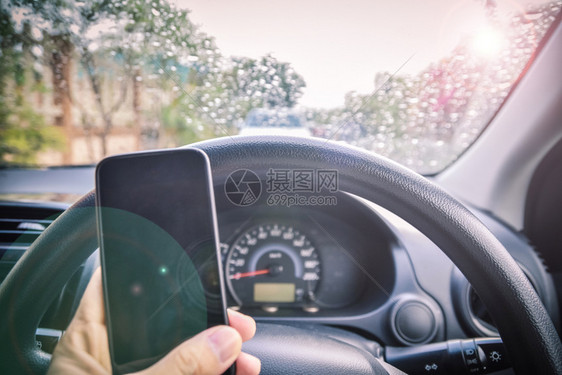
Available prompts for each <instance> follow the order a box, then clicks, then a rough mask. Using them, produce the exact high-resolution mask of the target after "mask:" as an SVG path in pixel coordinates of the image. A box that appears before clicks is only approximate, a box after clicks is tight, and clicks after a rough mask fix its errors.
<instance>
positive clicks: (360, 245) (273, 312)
mask: <svg viewBox="0 0 562 375" xmlns="http://www.w3.org/2000/svg"><path fill="white" fill-rule="evenodd" d="M221 192H222V190H221V189H218V188H217V189H216V207H217V219H218V225H219V234H220V253H221V260H222V263H223V271H224V272H223V275H224V281H225V290H226V299H227V304H228V305H229V306H230V307H231V308H233V309H236V310H240V311H242V312H244V313H246V314H249V315H251V316H253V317H254V318H255V319H256V320H257V321H258V322H260V321H262V322H278V323H291V324H292V323H305V324H325V325H331V326H337V327H340V328H344V329H347V330H349V331H353V332H355V333H359V334H360V335H363V336H365V337H367V338H370V339H373V340H376V341H378V342H380V343H382V344H385V345H390V346H413V345H418V344H424V343H430V342H437V341H443V340H448V339H455V338H466V337H481V336H496V335H497V331H496V329H495V327H494V322H493V320H492V319H491V318H490V316H489V315H488V314H487V311H486V307H485V306H484V305H483V304H482V302H481V301H480V299H479V298H478V295H477V294H476V293H475V292H474V290H473V289H472V288H471V286H470V284H469V283H468V281H467V280H466V278H465V277H464V276H463V275H462V274H461V273H460V271H459V270H458V269H457V268H456V267H455V266H454V265H453V263H452V262H451V261H450V260H449V259H448V258H447V257H446V256H445V255H444V254H443V253H442V252H441V251H440V249H439V248H438V247H437V246H436V245H434V244H433V243H432V242H431V241H430V240H429V239H427V238H426V237H425V236H424V235H422V234H421V233H420V232H419V231H418V230H416V229H415V228H414V227H412V226H411V225H409V224H408V223H406V222H405V221H403V220H402V219H400V218H399V217H397V216H395V215H394V214H392V213H391V212H388V211H387V210H385V209H383V208H381V207H380V206H377V205H375V204H373V203H371V202H368V201H365V200H363V199H361V198H358V197H355V196H352V195H350V194H347V193H345V192H337V193H336V194H335V195H334V197H335V198H336V202H337V204H331V205H310V206H293V207H287V206H281V205H270V204H268V203H267V202H262V203H260V202H256V203H255V204H253V205H250V206H235V205H233V204H231V202H229V201H228V200H227V199H226V196H225V195H224V194H221ZM0 207H2V209H1V210H0V211H1V212H2V217H1V218H0V223H1V224H2V228H1V230H0V235H1V236H2V237H1V238H0V242H1V245H0V266H1V268H0V270H1V271H2V274H1V275H0V276H1V277H2V279H3V278H4V277H5V275H6V274H7V273H8V271H9V270H10V269H11V268H12V267H13V266H14V264H15V263H16V262H17V260H18V259H19V257H21V256H22V255H23V254H24V253H25V249H26V248H27V247H28V246H29V245H30V244H31V243H32V242H33V241H34V240H35V239H36V238H37V236H38V235H39V234H40V233H41V232H42V231H43V230H44V229H45V228H46V227H47V226H48V225H49V223H50V222H51V220H52V219H53V218H54V217H56V216H57V215H59V214H60V213H62V212H63V211H64V209H66V208H67V206H66V205H61V204H53V203H14V202H1V203H0ZM473 212H474V213H475V215H477V216H478V217H479V218H480V220H482V221H483V222H484V224H486V225H487V226H488V228H489V229H490V230H491V231H492V232H493V233H494V234H495V235H496V237H497V238H498V239H499V240H500V241H501V242H502V243H503V244H504V246H505V247H506V248H507V249H508V251H509V252H510V253H511V255H512V256H513V257H514V258H515V259H516V261H517V262H518V263H519V264H520V265H521V267H522V269H523V271H524V272H525V274H526V275H527V276H528V278H529V280H530V281H531V283H532V284H533V286H534V287H535V289H536V290H537V292H538V294H539V296H540V297H541V299H542V301H543V304H544V305H545V307H546V308H547V311H548V312H549V313H550V315H551V317H552V318H553V321H554V322H555V324H558V322H559V313H558V304H557V300H556V291H555V289H554V284H553V282H552V278H551V277H550V275H549V273H548V272H547V269H546V267H545V265H544V264H543V261H542V260H541V258H540V257H539V256H538V255H537V254H536V252H535V251H534V250H533V248H532V247H531V246H530V245H529V244H528V242H527V240H526V238H525V237H523V236H522V235H520V234H518V233H515V232H513V231H512V230H511V229H510V228H508V227H507V226H505V225H503V224H502V223H501V222H499V221H498V220H496V219H495V218H493V217H492V216H490V215H488V214H486V213H485V212H482V211H478V210H476V209H473ZM98 264H99V261H98V259H97V252H95V253H94V254H93V255H92V256H91V257H90V258H89V260H88V261H87V262H86V264H84V265H83V267H81V269H80V270H78V271H77V272H76V274H75V275H74V277H73V278H72V279H71V280H70V281H69V282H68V284H67V285H66V286H65V288H64V289H63V290H62V291H61V293H60V297H59V298H58V299H57V300H56V301H54V302H53V304H52V307H51V308H50V309H49V311H48V312H47V313H46V314H45V316H44V317H43V320H42V323H41V326H40V329H39V330H38V336H37V337H38V342H41V343H44V344H43V348H44V350H45V351H52V348H53V347H54V345H55V344H56V341H57V340H58V337H60V332H61V331H63V330H64V329H65V327H66V325H67V324H68V322H69V320H70V318H71V316H72V314H73V312H74V311H75V309H76V308H77V305H78V303H79V299H80V296H81V294H82V292H83V290H84V288H85V285H86V284H87V281H88V280H89V277H90V276H91V273H92V271H93V269H95V267H97V265H98ZM49 343H50V344H49Z"/></svg>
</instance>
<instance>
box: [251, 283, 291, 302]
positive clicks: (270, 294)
mask: <svg viewBox="0 0 562 375" xmlns="http://www.w3.org/2000/svg"><path fill="white" fill-rule="evenodd" d="M254 301H255V302H295V284H291V283H255V284H254Z"/></svg>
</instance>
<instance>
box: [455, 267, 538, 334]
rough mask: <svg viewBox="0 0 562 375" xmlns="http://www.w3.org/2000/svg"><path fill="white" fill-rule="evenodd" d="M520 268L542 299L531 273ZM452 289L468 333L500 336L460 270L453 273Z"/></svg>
mask: <svg viewBox="0 0 562 375" xmlns="http://www.w3.org/2000/svg"><path fill="white" fill-rule="evenodd" d="M519 266H520V267H521V270H522V271H523V273H524V274H525V275H526V276H527V278H528V279H529V281H530V282H531V285H532V286H533V287H534V288H535V291H537V294H538V295H539V298H541V299H542V298H543V295H542V293H541V292H540V290H538V289H537V283H536V281H535V280H534V279H533V277H532V276H531V273H530V272H529V271H528V270H527V269H526V268H525V267H523V266H522V265H521V264H519ZM451 287H452V289H451V291H452V298H453V303H454V308H455V312H456V313H457V316H458V317H459V321H460V323H461V324H462V325H463V328H464V329H465V331H466V333H467V334H468V335H476V336H498V330H497V328H496V324H495V323H494V321H493V319H492V316H491V315H490V313H489V312H488V309H487V308H486V306H485V305H484V302H483V301H482V299H480V297H479V296H478V294H477V293H476V291H475V290H474V289H473V288H472V286H471V285H470V284H469V282H468V280H467V279H466V278H465V277H464V276H463V274H462V273H461V272H460V271H459V270H458V269H455V270H454V271H453V273H452V279H451Z"/></svg>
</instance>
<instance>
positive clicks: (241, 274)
mask: <svg viewBox="0 0 562 375" xmlns="http://www.w3.org/2000/svg"><path fill="white" fill-rule="evenodd" d="M269 272H270V271H269V268H267V269H265V270H258V271H251V272H238V273H235V274H234V275H232V276H230V278H231V279H236V280H238V279H240V278H242V277H250V276H258V275H265V274H268V273H269Z"/></svg>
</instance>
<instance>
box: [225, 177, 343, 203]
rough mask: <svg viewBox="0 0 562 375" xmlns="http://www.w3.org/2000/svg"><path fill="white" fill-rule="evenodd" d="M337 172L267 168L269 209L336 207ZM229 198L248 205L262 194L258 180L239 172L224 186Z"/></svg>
mask: <svg viewBox="0 0 562 375" xmlns="http://www.w3.org/2000/svg"><path fill="white" fill-rule="evenodd" d="M338 183H339V181H338V172H337V171H336V170H332V169H281V168H275V169H274V168H270V169H269V170H268V171H267V173H266V181H265V189H266V192H267V198H266V203H267V204H268V205H270V206H286V207H291V206H335V205H336V204H337V197H336V196H335V195H333V194H329V193H336V192H337V191H338V188H339V186H338ZM224 189H225V193H226V196H227V197H228V199H229V200H230V201H231V202H232V203H233V204H235V205H237V206H250V205H252V204H254V203H255V202H256V201H257V200H258V199H259V197H260V195H261V189H262V185H261V181H260V179H259V177H258V175H257V174H256V173H254V172H253V171H251V170H249V169H239V170H237V171H234V172H232V173H231V174H230V176H228V179H227V180H226V183H225V188H224Z"/></svg>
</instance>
